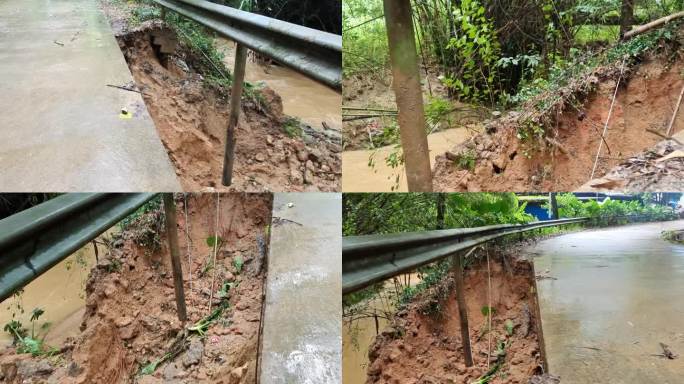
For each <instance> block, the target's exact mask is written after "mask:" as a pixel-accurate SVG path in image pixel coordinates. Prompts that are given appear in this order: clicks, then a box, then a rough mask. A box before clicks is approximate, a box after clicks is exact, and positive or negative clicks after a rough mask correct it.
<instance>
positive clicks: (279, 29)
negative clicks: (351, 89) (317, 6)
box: [154, 0, 342, 90]
mask: <svg viewBox="0 0 684 384" xmlns="http://www.w3.org/2000/svg"><path fill="white" fill-rule="evenodd" d="M154 2H155V3H157V4H159V5H161V6H162V7H165V8H167V9H169V10H172V11H174V12H177V13H178V14H181V15H183V16H185V17H187V18H189V19H191V20H194V21H196V22H198V23H200V24H202V25H204V26H205V27H207V28H210V29H212V30H214V31H216V32H218V33H220V34H221V35H223V36H226V37H227V38H229V39H231V40H233V41H235V42H237V43H239V44H241V45H244V46H246V47H247V48H249V49H251V50H253V51H256V52H259V53H260V54H262V55H264V56H268V57H270V58H271V59H273V60H275V61H277V62H279V63H281V64H283V65H286V66H288V67H290V68H292V69H294V70H296V71H298V72H300V73H302V74H304V75H306V76H308V77H310V78H312V79H315V80H317V81H320V82H322V83H324V84H326V85H327V86H329V87H332V88H334V89H336V90H341V89H342V36H340V35H335V34H333V33H328V32H323V31H319V30H316V29H313V28H307V27H303V26H301V25H297V24H293V23H288V22H285V21H282V20H278V19H273V18H270V17H266V16H262V15H257V14H254V13H250V12H245V11H241V10H239V9H236V8H232V7H227V6H224V5H219V4H216V3H212V2H209V1H206V0H154Z"/></svg>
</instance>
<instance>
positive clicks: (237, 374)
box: [230, 364, 247, 383]
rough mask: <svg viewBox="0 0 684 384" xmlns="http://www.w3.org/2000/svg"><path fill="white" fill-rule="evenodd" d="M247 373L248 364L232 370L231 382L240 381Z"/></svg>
mask: <svg viewBox="0 0 684 384" xmlns="http://www.w3.org/2000/svg"><path fill="white" fill-rule="evenodd" d="M246 373H247V364H245V365H243V366H242V367H238V368H235V369H233V370H232V371H230V380H231V382H235V383H239V382H240V381H241V380H242V378H243V377H244V376H245V374H246Z"/></svg>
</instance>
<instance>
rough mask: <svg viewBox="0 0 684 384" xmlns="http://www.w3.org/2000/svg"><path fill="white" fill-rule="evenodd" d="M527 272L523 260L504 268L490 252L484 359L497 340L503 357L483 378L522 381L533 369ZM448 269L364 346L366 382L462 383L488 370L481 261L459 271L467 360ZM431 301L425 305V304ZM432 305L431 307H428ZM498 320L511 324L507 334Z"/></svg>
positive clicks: (535, 349)
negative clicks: (470, 358)
mask: <svg viewBox="0 0 684 384" xmlns="http://www.w3.org/2000/svg"><path fill="white" fill-rule="evenodd" d="M533 284H534V276H533V271H532V268H531V264H530V263H529V262H527V261H518V262H515V263H514V264H513V265H510V264H508V269H506V268H504V266H503V264H502V263H501V262H500V261H494V259H492V260H491V287H492V292H491V308H493V316H492V329H493V332H492V333H491V336H492V347H491V351H492V363H491V364H494V363H493V361H494V355H495V351H496V344H497V342H498V341H503V340H505V341H506V342H507V347H506V355H505V361H504V363H503V365H502V366H501V368H500V369H499V372H498V373H497V374H496V375H495V377H494V378H493V379H492V380H491V381H490V383H494V384H501V383H525V384H526V383H528V381H529V380H530V379H531V378H532V377H534V376H535V375H536V374H538V373H539V371H540V364H541V359H540V352H539V343H538V340H537V328H536V327H537V323H536V319H535V315H534V313H535V311H534V308H535V302H534V300H535V296H534V294H533V289H532V288H533ZM453 286H454V282H453V276H451V275H450V276H449V277H448V278H447V279H445V280H444V281H443V282H441V283H439V285H438V286H437V287H436V288H432V289H431V290H429V291H427V292H425V293H424V294H421V295H420V296H419V297H418V298H416V299H414V301H413V302H412V303H411V304H409V305H408V307H407V308H406V309H404V310H402V311H400V312H399V313H398V314H397V317H396V318H395V320H394V323H393V325H392V327H390V328H389V329H388V330H385V331H384V332H382V333H381V334H380V335H378V337H377V338H376V340H375V342H374V343H373V345H371V347H370V349H369V353H368V354H369V358H370V365H369V368H368V380H367V383H388V384H389V383H391V384H398V383H415V384H429V383H434V384H438V383H439V384H441V383H458V384H461V383H470V382H472V381H474V380H476V379H477V378H479V377H480V376H482V375H483V374H485V373H486V372H487V370H488V368H487V356H488V351H489V344H488V334H487V333H486V332H483V331H484V330H486V324H487V320H486V317H485V316H484V315H483V313H482V308H483V307H486V306H488V305H489V304H488V300H487V287H488V278H487V268H486V263H484V265H483V263H479V264H478V266H477V267H476V268H475V269H472V268H471V269H468V270H467V272H466V274H465V298H466V306H467V309H468V318H469V327H470V331H469V332H470V338H471V343H472V351H473V360H474V366H473V367H469V368H467V367H466V366H465V363H464V358H463V348H462V342H461V333H460V332H461V331H460V322H459V315H458V305H457V303H456V298H455V293H454V290H453ZM435 307H437V308H439V310H438V311H434V310H433V311H430V309H429V308H435ZM435 312H437V314H434V313H435ZM506 320H511V321H512V322H513V325H514V331H513V334H512V335H508V333H507V331H506V330H505V325H504V324H505V322H506Z"/></svg>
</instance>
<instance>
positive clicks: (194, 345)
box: [183, 339, 204, 368]
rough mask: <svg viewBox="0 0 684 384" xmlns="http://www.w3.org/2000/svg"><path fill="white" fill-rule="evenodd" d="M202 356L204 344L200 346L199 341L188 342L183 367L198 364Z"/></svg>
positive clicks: (200, 342)
mask: <svg viewBox="0 0 684 384" xmlns="http://www.w3.org/2000/svg"><path fill="white" fill-rule="evenodd" d="M202 355H204V344H202V341H200V340H197V339H193V340H192V341H190V345H189V346H188V350H187V351H185V355H184V356H183V366H184V367H185V368H188V367H190V366H193V365H196V364H199V362H200V361H201V360H202Z"/></svg>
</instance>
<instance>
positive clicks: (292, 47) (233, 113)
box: [153, 0, 342, 186]
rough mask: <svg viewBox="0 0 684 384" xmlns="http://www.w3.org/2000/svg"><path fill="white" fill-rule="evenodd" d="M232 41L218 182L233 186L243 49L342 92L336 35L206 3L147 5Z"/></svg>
mask: <svg viewBox="0 0 684 384" xmlns="http://www.w3.org/2000/svg"><path fill="white" fill-rule="evenodd" d="M153 1H154V2H155V3H157V4H158V5H160V6H161V7H162V19H164V18H165V17H166V16H165V15H166V9H169V10H172V11H174V12H177V13H178V14H180V15H182V16H185V17H187V18H189V19H190V20H194V21H196V22H198V23H200V24H202V25H204V26H205V27H207V28H210V29H212V30H214V31H216V32H218V33H220V34H221V35H223V36H226V37H228V38H229V39H231V40H233V41H235V42H236V43H237V44H236V47H235V66H234V70H233V85H232V91H231V96H230V115H229V117H228V129H227V130H226V141H225V150H224V155H223V174H222V178H221V182H222V184H223V185H225V186H230V185H231V184H232V183H233V164H234V163H235V141H236V140H235V127H236V126H237V125H238V120H239V117H240V103H241V97H242V88H243V83H244V80H245V67H246V65H247V48H249V49H252V50H254V51H256V52H259V53H261V54H262V55H265V56H268V57H270V58H272V59H273V60H275V61H277V62H279V63H281V64H284V65H287V66H289V67H290V68H292V69H294V70H296V71H298V72H300V73H302V74H304V75H306V76H308V77H310V78H313V79H315V80H318V81H320V82H322V83H323V84H326V85H327V86H329V87H332V88H334V89H335V90H337V91H339V92H341V91H342V36H340V35H335V34H332V33H328V32H323V31H319V30H316V29H312V28H307V27H303V26H301V25H297V24H292V23H288V22H285V21H282V20H277V19H273V18H270V17H266V16H262V15H257V14H254V13H250V12H245V11H241V10H239V9H235V8H231V7H227V6H225V5H219V4H215V3H212V2H209V1H206V0H153Z"/></svg>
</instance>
